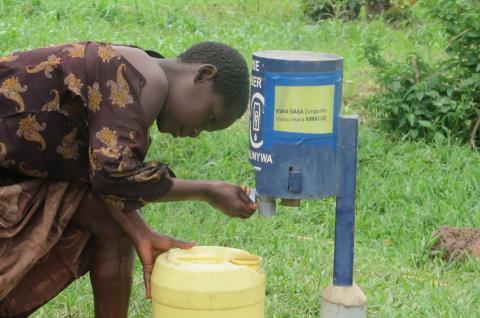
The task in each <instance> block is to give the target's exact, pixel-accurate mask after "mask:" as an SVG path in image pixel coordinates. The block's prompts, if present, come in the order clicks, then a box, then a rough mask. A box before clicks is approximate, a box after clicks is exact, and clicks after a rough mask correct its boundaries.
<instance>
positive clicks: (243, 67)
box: [178, 42, 250, 118]
mask: <svg viewBox="0 0 480 318" xmlns="http://www.w3.org/2000/svg"><path fill="white" fill-rule="evenodd" d="M178 58H179V59H180V61H181V62H183V63H200V64H212V65H215V67H216V68H217V70H218V72H217V74H216V75H215V77H214V78H213V91H214V92H215V93H217V94H219V95H221V96H222V97H223V100H224V103H225V106H226V107H228V108H230V111H232V112H233V115H235V116H236V118H240V117H241V116H242V115H243V114H244V113H245V111H246V109H247V105H248V100H249V95H250V83H249V76H248V75H249V72H248V67H247V62H246V61H245V59H244V58H243V56H242V55H241V54H240V53H239V52H238V51H237V50H235V49H234V48H232V47H230V46H228V45H225V44H222V43H218V42H200V43H198V44H195V45H193V46H192V47H190V48H189V49H187V50H186V51H185V52H183V53H181V54H180V55H179V56H178Z"/></svg>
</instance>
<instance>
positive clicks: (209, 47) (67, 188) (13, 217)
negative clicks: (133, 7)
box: [0, 42, 256, 318]
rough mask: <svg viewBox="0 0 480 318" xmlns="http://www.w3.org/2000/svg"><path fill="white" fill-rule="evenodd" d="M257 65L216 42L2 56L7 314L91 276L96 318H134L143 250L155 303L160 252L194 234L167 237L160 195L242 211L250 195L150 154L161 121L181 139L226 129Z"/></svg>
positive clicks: (0, 152) (0, 178)
mask: <svg viewBox="0 0 480 318" xmlns="http://www.w3.org/2000/svg"><path fill="white" fill-rule="evenodd" d="M248 95H249V80H248V69H247V65H246V63H245V60H244V59H243V58H242V56H241V55H240V54H239V53H238V52H237V51H235V50H234V49H232V48H230V47H228V46H226V45H223V44H220V43H214V42H203V43H200V44H197V45H194V46H192V47H191V48H190V49H188V50H187V51H185V52H184V53H182V54H180V55H179V56H178V58H176V59H163V57H162V56H161V55H160V54H158V53H156V52H152V51H144V50H142V49H140V48H137V47H132V46H119V45H118V46H117V45H107V44H104V43H97V42H81V43H74V44H67V45H60V46H55V47H48V48H41V49H36V50H32V51H27V52H16V53H12V54H10V55H8V56H5V57H1V58H0V259H1V260H2V261H1V262H0V287H1V288H0V317H25V316H28V315H29V314H30V313H32V312H33V311H35V310H36V309H37V308H39V307H40V306H42V305H43V304H45V303H46V302H48V301H49V300H50V299H52V298H53V297H54V296H55V295H56V294H58V293H59V292H60V291H62V290H63V289H64V288H65V287H66V286H68V285H69V284H70V283H71V282H72V281H74V280H75V279H76V278H77V277H79V276H81V275H83V274H85V273H86V272H90V279H91V282H92V287H93V294H94V303H95V316H96V317H115V318H120V317H126V316H127V311H128V302H129V298H130V290H131V283H132V270H133V249H135V250H136V252H137V253H138V255H139V258H140V260H141V262H142V265H143V270H144V279H145V286H146V290H147V297H150V274H151V272H152V267H153V263H154V260H155V258H156V257H157V256H158V255H159V254H160V253H162V252H164V251H166V250H168V249H170V248H173V247H178V248H190V247H192V246H193V245H194V244H195V243H194V242H183V241H179V240H177V239H174V238H171V237H168V236H166V235H162V234H158V233H155V232H154V231H153V230H151V229H150V228H149V227H148V226H147V225H146V224H145V222H144V221H143V218H142V216H141V214H140V210H139V209H140V208H141V207H142V206H143V205H145V204H146V203H148V202H156V201H179V200H204V201H206V202H208V203H209V204H211V205H212V206H213V207H215V208H217V209H219V210H221V211H222V212H224V213H226V214H227V215H229V216H232V217H240V218H248V217H250V216H251V215H252V214H253V212H254V211H255V209H256V205H255V203H253V202H251V201H250V199H249V198H248V195H247V192H248V191H245V189H243V188H241V187H239V186H236V185H232V184H229V183H226V182H221V181H200V180H182V179H178V178H175V176H174V174H173V172H172V171H171V170H170V169H169V168H168V167H167V166H165V165H163V164H162V163H160V162H158V161H150V162H144V159H145V156H146V153H147V149H148V146H149V144H150V137H149V133H148V132H149V128H150V126H151V125H152V124H153V123H154V122H155V121H156V124H157V127H158V130H159V131H160V132H163V133H169V134H171V135H173V136H174V137H187V136H188V137H197V136H198V135H199V134H200V133H201V132H202V131H205V130H206V131H215V130H221V129H225V128H227V127H228V126H230V125H231V124H232V123H233V122H234V121H235V120H237V119H238V118H240V117H241V116H242V115H243V113H244V112H245V109H246V105H247V103H248Z"/></svg>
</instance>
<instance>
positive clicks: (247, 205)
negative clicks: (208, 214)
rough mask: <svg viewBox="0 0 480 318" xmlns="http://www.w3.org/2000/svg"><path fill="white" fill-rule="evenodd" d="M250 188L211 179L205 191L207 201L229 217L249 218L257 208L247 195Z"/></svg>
mask: <svg viewBox="0 0 480 318" xmlns="http://www.w3.org/2000/svg"><path fill="white" fill-rule="evenodd" d="M249 194H250V189H249V188H247V187H245V186H241V187H240V186H237V185H234V184H230V183H227V182H222V181H213V182H211V184H210V186H209V190H208V191H207V202H208V203H210V205H211V206H213V207H214V208H216V209H218V210H220V211H222V212H223V213H224V214H226V215H228V216H231V217H239V218H242V219H246V218H249V217H250V216H252V214H253V213H254V212H255V210H256V209H257V204H256V203H255V202H252V201H251V200H250V198H249V197H248V195H249Z"/></svg>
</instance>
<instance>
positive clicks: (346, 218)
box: [333, 116, 358, 286]
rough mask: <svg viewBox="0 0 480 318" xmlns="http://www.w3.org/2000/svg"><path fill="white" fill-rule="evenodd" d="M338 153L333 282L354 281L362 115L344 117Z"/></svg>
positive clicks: (340, 120)
mask: <svg viewBox="0 0 480 318" xmlns="http://www.w3.org/2000/svg"><path fill="white" fill-rule="evenodd" d="M338 128H339V129H338V137H337V152H336V199H337V202H336V215H335V251H334V261H333V284H334V285H336V286H351V285H352V283H353V254H354V253H353V250H354V233H355V191H356V176H357V144H358V117H357V116H340V118H339V126H338Z"/></svg>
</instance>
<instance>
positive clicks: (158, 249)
mask: <svg viewBox="0 0 480 318" xmlns="http://www.w3.org/2000/svg"><path fill="white" fill-rule="evenodd" d="M195 244H196V243H195V242H194V241H191V242H184V241H181V240H177V239H176V238H173V237H170V236H168V235H165V234H160V233H157V232H155V231H153V230H150V231H149V232H148V233H147V234H146V235H145V236H144V238H142V239H141V240H140V241H137V242H134V245H135V249H136V250H137V254H138V257H139V258H140V261H141V262H142V266H143V279H144V283H145V290H146V298H147V299H150V298H151V283H150V280H151V277H152V271H153V265H155V260H156V259H157V256H158V255H160V254H162V253H164V252H166V251H168V250H169V249H171V248H182V249H189V248H192V247H194V246H195Z"/></svg>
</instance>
